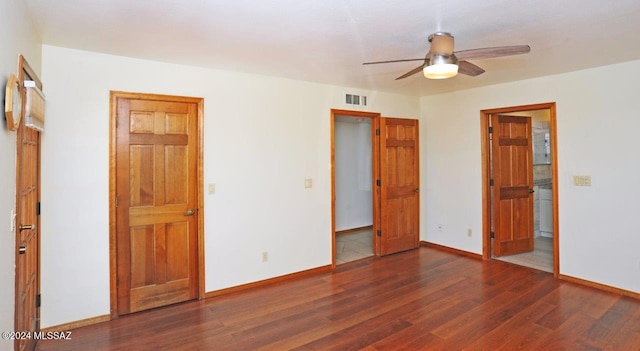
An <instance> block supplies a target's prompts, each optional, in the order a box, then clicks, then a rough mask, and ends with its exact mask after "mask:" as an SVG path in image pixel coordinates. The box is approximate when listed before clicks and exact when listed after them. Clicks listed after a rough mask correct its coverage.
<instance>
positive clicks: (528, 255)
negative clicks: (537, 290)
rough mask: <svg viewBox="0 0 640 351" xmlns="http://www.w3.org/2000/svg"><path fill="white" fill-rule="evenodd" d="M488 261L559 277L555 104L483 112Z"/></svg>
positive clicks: (484, 254) (484, 236) (485, 238)
mask: <svg viewBox="0 0 640 351" xmlns="http://www.w3.org/2000/svg"><path fill="white" fill-rule="evenodd" d="M481 123H482V157H483V163H482V164H483V199H484V201H483V258H484V259H492V258H493V259H499V260H503V261H507V262H511V263H515V264H520V265H524V266H528V267H532V268H536V269H540V270H544V271H548V272H553V274H554V276H556V277H557V276H558V273H559V250H558V246H559V244H558V243H559V240H558V236H559V233H558V211H557V209H558V206H557V202H558V196H557V194H558V190H557V162H556V160H557V158H556V130H555V126H556V115H555V103H545V104H536V105H526V106H514V107H506V108H499V109H491V110H483V111H481Z"/></svg>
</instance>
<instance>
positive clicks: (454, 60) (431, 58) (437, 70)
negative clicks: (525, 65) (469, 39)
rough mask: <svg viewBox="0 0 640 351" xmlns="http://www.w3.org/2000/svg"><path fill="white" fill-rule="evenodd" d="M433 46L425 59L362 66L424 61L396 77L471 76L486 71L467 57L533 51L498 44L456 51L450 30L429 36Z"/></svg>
mask: <svg viewBox="0 0 640 351" xmlns="http://www.w3.org/2000/svg"><path fill="white" fill-rule="evenodd" d="M429 42H430V43H431V47H430V48H429V52H428V53H427V55H426V56H425V58H418V59H404V60H391V61H377V62H365V63H363V65H374V64H379V63H392V62H408V61H423V63H422V64H421V65H420V66H418V67H416V68H414V69H412V70H411V71H409V72H407V73H405V74H403V75H401V76H400V77H398V78H396V80H398V79H403V78H407V77H409V76H412V75H414V74H416V73H418V72H420V71H422V72H423V74H424V76H425V77H426V78H430V79H444V78H451V77H453V76H455V75H456V74H458V73H462V74H466V75H468V76H472V77H475V76H478V75H480V74H482V73H484V70H483V69H482V68H480V67H478V66H476V65H474V64H473V63H471V62H469V61H467V60H473V59H487V58H494V57H502V56H511V55H519V54H526V53H528V52H529V51H531V48H530V47H529V45H514V46H497V47H492V48H481V49H471V50H462V51H455V52H454V51H453V35H451V33H447V32H436V33H433V34H431V35H430V36H429Z"/></svg>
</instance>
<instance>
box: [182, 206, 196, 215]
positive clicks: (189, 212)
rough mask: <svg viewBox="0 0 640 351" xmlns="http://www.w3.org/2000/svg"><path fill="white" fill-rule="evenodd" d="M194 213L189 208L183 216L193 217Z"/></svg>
mask: <svg viewBox="0 0 640 351" xmlns="http://www.w3.org/2000/svg"><path fill="white" fill-rule="evenodd" d="M195 213H196V211H194V210H193V208H190V209H188V210H187V212H185V213H184V215H185V216H193V215H194V214H195Z"/></svg>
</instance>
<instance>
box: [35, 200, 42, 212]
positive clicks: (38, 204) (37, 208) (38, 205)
mask: <svg viewBox="0 0 640 351" xmlns="http://www.w3.org/2000/svg"><path fill="white" fill-rule="evenodd" d="M40 208H41V206H40V201H38V203H37V204H36V216H39V215H40Z"/></svg>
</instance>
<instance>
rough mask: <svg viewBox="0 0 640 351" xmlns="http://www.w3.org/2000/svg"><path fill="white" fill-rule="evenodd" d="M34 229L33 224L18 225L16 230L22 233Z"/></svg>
mask: <svg viewBox="0 0 640 351" xmlns="http://www.w3.org/2000/svg"><path fill="white" fill-rule="evenodd" d="M35 227H36V225H35V224H20V226H19V227H18V229H19V230H20V231H23V230H32V229H34V228H35Z"/></svg>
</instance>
